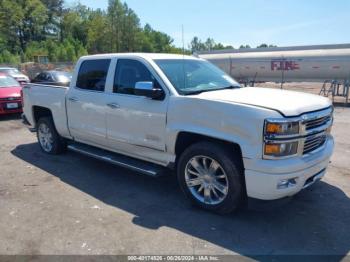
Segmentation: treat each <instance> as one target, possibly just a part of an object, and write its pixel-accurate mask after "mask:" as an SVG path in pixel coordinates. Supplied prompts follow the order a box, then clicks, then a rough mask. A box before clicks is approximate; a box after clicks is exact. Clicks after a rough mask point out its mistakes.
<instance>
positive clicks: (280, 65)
mask: <svg viewBox="0 0 350 262" xmlns="http://www.w3.org/2000/svg"><path fill="white" fill-rule="evenodd" d="M299 69H300V67H299V64H298V63H297V62H295V61H292V60H285V59H282V60H272V61H271V71H294V70H299Z"/></svg>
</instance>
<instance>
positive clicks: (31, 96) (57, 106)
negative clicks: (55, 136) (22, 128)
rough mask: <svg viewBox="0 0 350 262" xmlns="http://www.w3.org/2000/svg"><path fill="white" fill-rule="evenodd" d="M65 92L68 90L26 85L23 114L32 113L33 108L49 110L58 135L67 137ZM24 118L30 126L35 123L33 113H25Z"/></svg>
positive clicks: (56, 87)
mask: <svg viewBox="0 0 350 262" xmlns="http://www.w3.org/2000/svg"><path fill="white" fill-rule="evenodd" d="M67 91H68V88H67V87H62V86H53V85H42V84H28V85H26V86H24V87H23V100H24V107H23V109H24V112H33V108H34V107H44V108H47V109H49V110H50V111H51V113H52V116H53V120H54V122H55V126H56V129H57V131H58V133H59V134H61V135H62V136H68V137H69V130H68V126H67V114H66V94H67ZM26 118H27V120H28V121H29V123H30V124H32V125H33V124H34V123H35V116H34V114H33V113H32V114H28V113H26Z"/></svg>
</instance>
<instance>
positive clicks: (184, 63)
mask: <svg viewBox="0 0 350 262" xmlns="http://www.w3.org/2000/svg"><path fill="white" fill-rule="evenodd" d="M155 62H156V64H157V65H158V66H159V67H160V68H161V69H162V71H163V72H164V74H165V75H166V76H167V77H168V79H169V81H170V82H171V83H172V85H173V86H174V87H175V88H176V90H177V91H178V92H179V93H180V94H182V95H188V94H195V93H201V92H207V91H214V90H221V89H227V88H239V87H240V85H239V84H238V83H237V82H236V81H235V80H233V79H232V78H231V77H230V76H228V75H227V74H226V73H224V72H223V71H221V70H220V69H219V68H217V67H216V66H214V65H213V64H211V63H209V62H207V61H203V60H194V59H193V60H192V59H165V60H163V59H159V60H155Z"/></svg>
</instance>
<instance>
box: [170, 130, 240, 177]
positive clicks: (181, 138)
mask: <svg viewBox="0 0 350 262" xmlns="http://www.w3.org/2000/svg"><path fill="white" fill-rule="evenodd" d="M199 142H212V143H216V144H217V143H218V144H220V145H222V146H223V147H225V148H226V149H227V150H228V152H232V155H234V156H238V157H235V158H234V161H235V162H236V164H237V166H238V168H239V169H240V171H242V172H244V162H243V154H242V149H241V146H240V145H239V144H238V143H236V142H232V141H227V140H224V139H220V138H215V137H211V136H208V135H203V134H198V133H193V132H188V131H181V132H179V133H178V134H177V138H176V142H175V155H176V162H177V161H178V159H179V158H180V156H181V154H182V153H183V152H184V151H185V150H186V148H188V147H189V146H191V145H193V144H195V143H199Z"/></svg>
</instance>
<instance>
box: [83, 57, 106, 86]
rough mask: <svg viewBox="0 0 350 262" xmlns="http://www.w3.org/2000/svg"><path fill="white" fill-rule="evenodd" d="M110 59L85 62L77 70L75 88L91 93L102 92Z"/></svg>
mask: <svg viewBox="0 0 350 262" xmlns="http://www.w3.org/2000/svg"><path fill="white" fill-rule="evenodd" d="M110 63H111V60H110V59H98V60H86V61H84V62H83V63H82V64H81V66H80V69H79V74H78V79H77V84H76V86H77V87H78V88H81V89H86V90H92V91H104V90H105V85H106V79H107V74H108V69H109V64H110Z"/></svg>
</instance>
